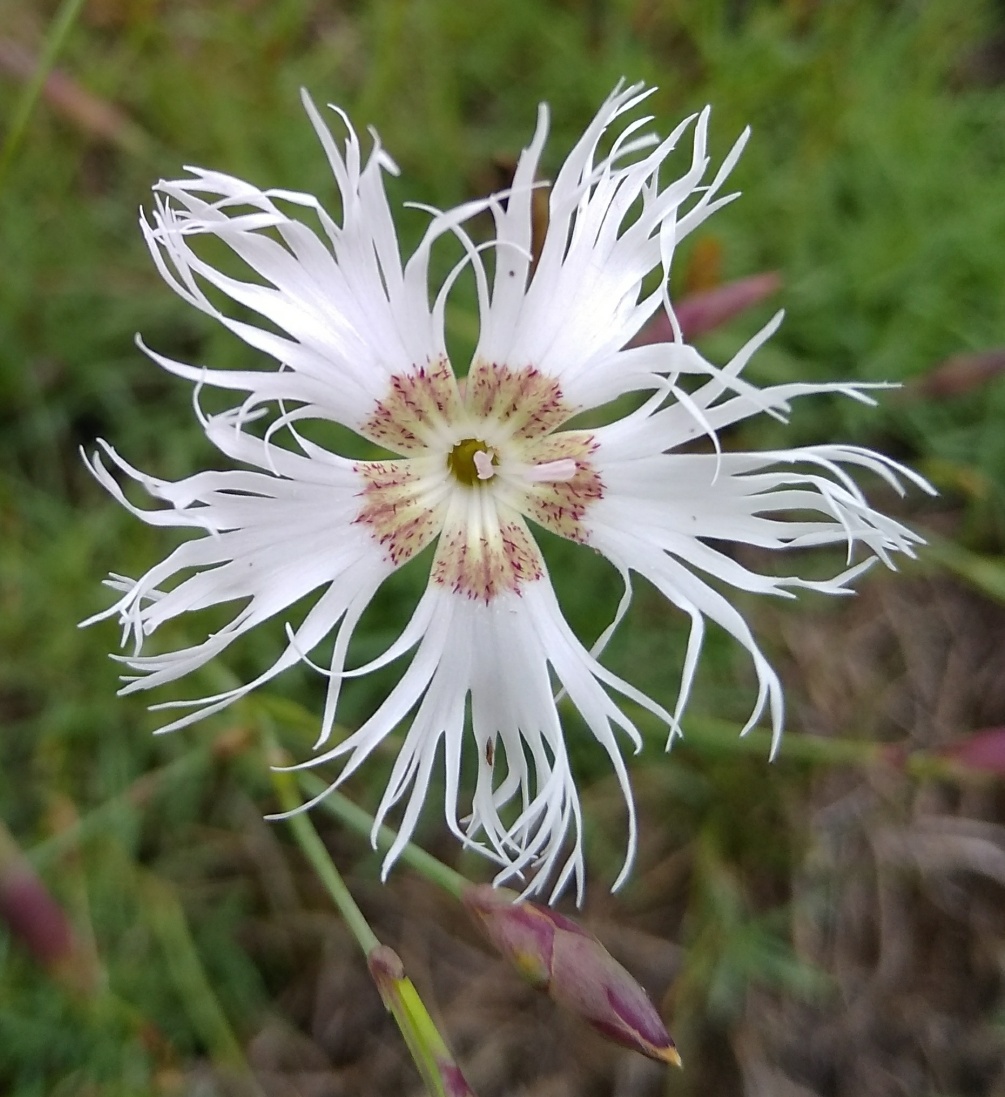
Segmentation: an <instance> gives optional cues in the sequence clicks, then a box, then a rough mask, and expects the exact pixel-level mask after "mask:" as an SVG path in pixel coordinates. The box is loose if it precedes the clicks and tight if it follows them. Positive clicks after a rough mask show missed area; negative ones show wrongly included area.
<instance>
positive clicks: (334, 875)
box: [269, 749, 380, 956]
mask: <svg viewBox="0 0 1005 1097" xmlns="http://www.w3.org/2000/svg"><path fill="white" fill-rule="evenodd" d="M269 753H270V754H273V755H274V754H275V753H276V752H275V750H274V749H272V750H270V752H269ZM272 784H273V787H274V788H275V790H276V796H277V797H278V799H279V804H280V806H281V807H282V809H283V811H284V812H290V813H291V814H289V815H288V817H287V819H286V821H287V823H289V825H290V829H291V830H292V831H293V837H294V838H296V840H297V845H299V846H300V849H301V850H302V851H303V853H304V856H305V857H306V858H307V860H308V861H310V863H311V867H312V868H313V869H314V871H315V872H316V873H317V874H318V879H319V880H320V881H321V883H323V884H324V886H325V887H326V888H327V890H328V894H329V895H330V896H331V897H332V901H333V902H334V903H335V906H336V907H337V908H338V911H339V913H340V914H341V915H342V917H343V918H344V919H345V923H346V925H347V926H348V927H349V930H350V931H351V933H352V935H353V937H355V938H356V941H357V943H358V944H359V947H360V948H361V949H362V950H363V955H364V956H369V955H370V953H371V952H372V951H373V950H374V949H375V948H377V947H378V946H379V945H380V941H379V940H378V939H377V935H376V934H375V933H374V932H373V930H372V929H371V928H370V925H369V923H368V922H367V920H366V918H365V917H364V916H363V912H362V911H361V910H360V909H359V907H358V906H357V904H356V900H355V899H354V898H353V897H352V895H351V894H350V892H349V889H348V888H347V887H346V885H345V881H344V880H343V879H342V874H341V873H340V872H339V870H338V869H337V868H336V867H335V864H334V862H333V861H332V859H331V857H330V856H329V854H328V850H327V849H326V848H325V844H324V842H322V841H321V838H320V837H319V835H318V832H317V831H316V830H315V829H314V824H313V823H312V822H311V820H310V816H309V815H308V814H307V812H305V811H299V810H298V809H299V808H300V807H301V802H300V799H299V797H298V796H297V791H296V790H297V784H296V779H295V778H294V777H293V775H292V774H290V773H283V772H276V771H273V774H272ZM292 813H295V814H292Z"/></svg>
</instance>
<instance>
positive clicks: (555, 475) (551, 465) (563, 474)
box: [527, 457, 579, 484]
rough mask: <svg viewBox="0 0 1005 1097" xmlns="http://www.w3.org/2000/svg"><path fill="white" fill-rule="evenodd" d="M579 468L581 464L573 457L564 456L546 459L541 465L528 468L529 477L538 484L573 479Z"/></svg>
mask: <svg viewBox="0 0 1005 1097" xmlns="http://www.w3.org/2000/svg"><path fill="white" fill-rule="evenodd" d="M578 468H579V466H578V465H577V464H576V462H575V461H573V459H572V458H571V457H563V458H561V460H558V461H545V462H544V463H543V464H540V465H532V466H531V467H530V468H529V469H528V470H527V479H528V480H530V481H532V482H533V483H538V484H547V483H556V482H558V481H562V480H571V479H572V478H573V476H575V475H576V471H577V469H578Z"/></svg>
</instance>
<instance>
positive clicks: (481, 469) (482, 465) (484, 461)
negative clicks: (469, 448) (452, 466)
mask: <svg viewBox="0 0 1005 1097" xmlns="http://www.w3.org/2000/svg"><path fill="white" fill-rule="evenodd" d="M471 459H472V460H473V461H474V463H475V475H476V476H477V477H478V479H479V480H491V479H492V477H493V476H495V473H496V470H495V469H494V468H493V467H492V458H491V457H490V456H489V455H488V454H487V453H486V452H485V450H483V449H479V450H475V452H474V454H473V455H472V458H471Z"/></svg>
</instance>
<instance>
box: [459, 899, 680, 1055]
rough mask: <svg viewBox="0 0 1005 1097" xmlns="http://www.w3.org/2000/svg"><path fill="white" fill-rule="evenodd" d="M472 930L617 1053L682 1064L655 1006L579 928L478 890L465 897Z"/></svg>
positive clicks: (540, 910) (544, 909) (545, 910)
mask: <svg viewBox="0 0 1005 1097" xmlns="http://www.w3.org/2000/svg"><path fill="white" fill-rule="evenodd" d="M463 898H464V905H465V906H466V907H467V908H468V911H469V913H470V914H471V916H472V917H473V918H474V920H475V923H476V925H477V926H478V927H479V928H480V929H481V930H482V932H483V933H484V934H485V935H486V937H488V939H489V940H490V941H491V942H492V943H493V944H494V945H495V946H496V948H497V949H499V951H500V952H501V953H502V954H503V956H505V957H506V959H507V960H509V961H510V962H511V963H512V964H513V965H514V966H515V967H516V969H517V971H519V972H520V974H521V975H522V976H523V977H524V978H525V979H527V980H528V982H530V983H532V984H533V985H534V986H536V987H537V988H538V989H539V990H543V991H545V992H546V993H547V994H548V995H549V996H550V997H551V998H552V999H553V1000H554V1001H555V1002H557V1003H558V1004H559V1005H560V1006H563V1007H564V1008H566V1009H568V1010H570V1011H571V1012H572V1013H574V1014H576V1016H577V1017H579V1018H580V1019H581V1020H583V1021H585V1022H586V1023H587V1024H588V1025H590V1026H591V1027H592V1028H593V1029H595V1030H596V1031H597V1032H599V1033H600V1034H601V1035H602V1036H605V1037H606V1038H607V1039H608V1040H613V1041H614V1042H615V1043H616V1044H620V1045H621V1046H622V1047H627V1048H631V1049H632V1050H633V1051H639V1052H641V1053H642V1054H643V1055H648V1056H649V1058H650V1059H658V1060H659V1061H660V1062H663V1063H672V1064H673V1065H674V1066H680V1055H678V1053H677V1048H676V1046H675V1045H674V1042H673V1040H672V1039H671V1038H670V1034H669V1033H668V1032H667V1030H666V1026H665V1025H664V1024H663V1021H662V1020H661V1019H660V1015H659V1014H658V1013H657V1012H656V1007H655V1006H654V1005H653V1004H652V1002H651V1001H650V1000H649V996H648V995H647V994H646V992H645V991H644V990H643V989H642V987H641V986H640V985H639V984H638V982H637V981H636V980H635V979H634V978H633V977H632V976H631V975H630V974H629V973H628V971H626V970H625V968H623V967H622V966H621V964H619V963H618V961H617V960H615V959H614V957H613V956H612V955H611V954H610V953H609V952H608V951H607V949H606V948H604V946H603V945H602V944H601V943H600V942H599V941H598V940H597V938H596V937H594V936H593V934H592V933H589V932H588V931H587V930H585V929H584V928H583V927H582V926H581V925H579V924H578V923H577V922H574V921H573V920H572V919H571V918H566V917H565V915H563V914H559V913H557V912H556V911H554V910H550V909H549V908H548V907H543V906H538V904H537V903H529V902H522V901H514V900H516V895H515V892H512V891H507V890H505V889H500V888H493V887H488V886H487V885H480V886H476V887H470V888H468V889H467V890H466V891H465V893H464V897H463Z"/></svg>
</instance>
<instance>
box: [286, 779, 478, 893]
mask: <svg viewBox="0 0 1005 1097" xmlns="http://www.w3.org/2000/svg"><path fill="white" fill-rule="evenodd" d="M297 776H298V778H299V781H300V787H301V788H302V789H303V790H304V792H306V793H307V795H308V796H310V797H311V798H312V799H313V798H314V797H316V796H320V795H321V794H322V793H324V792H325V782H324V781H322V780H321V778H320V777H315V776H314V774H312V773H299V774H298V775H297ZM318 807H320V808H321V809H322V810H323V811H327V812H328V814H329V815H334V816H335V818H336V819H338V820H339V822H342V823H344V824H345V825H346V826H347V827H349V828H350V830H354V831H356V833H357V834H362V835H364V836H365V837H367V838H369V837H370V835H371V834H372V833H373V824H374V819H373V816H372V815H370V814H369V812H367V811H364V809H363V808H361V807H359V806H358V805H356V804H354V803H353V802H352V801H351V800H350V799H349V798H348V797H347V796H344V795H343V794H342V793H341V792H339V791H338V789H332V790H331V791H330V792H328V793H327V794H325V797H324V799H323V800H321V801H319V803H318ZM396 837H397V834H396V833H395V832H394V831H393V830H392V829H391V828H390V827H386V826H381V827H378V828H377V834H376V838H377V841H376V843H375V848H377V849H388V848H389V847H390V846H391V844H392V843H393V842H394V840H395V838H396ZM401 860H402V861H404V862H405V864H407V865H409V866H410V867H411V868H413V869H415V871H416V872H418V873H419V875H420V876H424V877H425V878H426V879H427V880H429V881H430V883H433V884H436V885H437V886H438V887H441V888H443V890H444V891H448V892H449V893H450V894H451V895H453V896H455V897H456V898H458V899H459V898H460V897H461V895H462V894H463V893H464V891H465V890H466V889H467V888H469V887H470V886H471V881H470V880H468V879H467V878H466V877H464V876H462V875H461V874H460V873H459V872H455V871H454V869H452V868H450V866H449V865H445V864H444V863H443V862H442V861H438V860H437V859H436V858H435V857H434V856H433V855H432V854H431V853H427V852H426V851H425V850H424V849H421V848H420V847H419V846H417V845H415V844H414V843H413V842H409V843H408V844H407V845H406V846H405V848H404V849H403V850H402V851H401Z"/></svg>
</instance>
